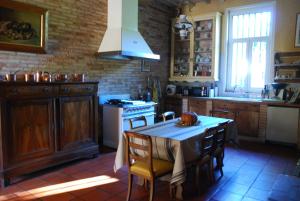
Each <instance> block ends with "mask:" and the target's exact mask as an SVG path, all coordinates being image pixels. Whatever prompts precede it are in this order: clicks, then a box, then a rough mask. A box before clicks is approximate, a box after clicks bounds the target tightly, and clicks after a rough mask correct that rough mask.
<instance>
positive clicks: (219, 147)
mask: <svg viewBox="0 0 300 201" xmlns="http://www.w3.org/2000/svg"><path fill="white" fill-rule="evenodd" d="M227 126H228V122H227V121H226V122H224V123H220V124H219V125H218V130H217V132H216V134H215V136H214V151H213V157H214V158H216V162H217V169H219V170H220V173H221V177H222V176H223V166H224V165H223V160H224V148H225V140H226V132H227Z"/></svg>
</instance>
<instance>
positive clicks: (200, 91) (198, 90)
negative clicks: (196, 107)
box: [191, 86, 209, 97]
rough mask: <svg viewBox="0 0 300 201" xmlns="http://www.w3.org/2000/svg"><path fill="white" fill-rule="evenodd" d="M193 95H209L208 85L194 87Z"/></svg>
mask: <svg viewBox="0 0 300 201" xmlns="http://www.w3.org/2000/svg"><path fill="white" fill-rule="evenodd" d="M191 95H192V96H197V97H208V95H209V94H208V90H207V87H206V86H202V87H192V89H191Z"/></svg>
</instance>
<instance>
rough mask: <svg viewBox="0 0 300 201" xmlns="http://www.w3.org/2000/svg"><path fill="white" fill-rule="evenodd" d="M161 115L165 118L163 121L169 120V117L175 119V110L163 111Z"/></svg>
mask: <svg viewBox="0 0 300 201" xmlns="http://www.w3.org/2000/svg"><path fill="white" fill-rule="evenodd" d="M161 116H162V118H163V121H167V119H168V118H169V117H171V118H170V119H175V112H172V111H168V112H164V113H162V115H161Z"/></svg>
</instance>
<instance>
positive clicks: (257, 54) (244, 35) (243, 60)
mask: <svg viewBox="0 0 300 201" xmlns="http://www.w3.org/2000/svg"><path fill="white" fill-rule="evenodd" d="M257 8H258V9H256V8H249V9H248V8H245V9H237V12H235V11H233V12H232V13H231V15H230V17H229V20H231V22H229V25H230V26H231V27H229V30H231V33H230V35H229V39H230V40H229V44H228V47H229V49H228V55H229V58H228V70H227V72H228V74H227V76H228V77H227V78H226V79H227V82H226V86H227V88H226V89H227V90H230V91H232V90H233V89H234V88H236V87H238V88H240V89H242V90H244V91H248V92H259V91H260V89H261V88H263V86H264V84H265V79H266V77H267V76H266V74H267V73H268V72H269V70H267V69H269V68H270V66H269V65H270V60H271V58H270V51H271V50H270V48H269V47H270V44H269V43H270V42H271V41H272V38H270V37H271V34H270V33H271V25H272V23H271V20H272V11H271V10H273V9H274V7H273V5H272V4H270V6H268V7H265V5H263V7H260V6H257Z"/></svg>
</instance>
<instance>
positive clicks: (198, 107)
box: [189, 99, 207, 115]
mask: <svg viewBox="0 0 300 201" xmlns="http://www.w3.org/2000/svg"><path fill="white" fill-rule="evenodd" d="M189 111H190V112H196V113H197V114H199V115H207V114H206V111H207V108H206V101H202V100H194V99H190V100H189Z"/></svg>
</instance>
